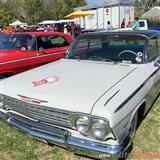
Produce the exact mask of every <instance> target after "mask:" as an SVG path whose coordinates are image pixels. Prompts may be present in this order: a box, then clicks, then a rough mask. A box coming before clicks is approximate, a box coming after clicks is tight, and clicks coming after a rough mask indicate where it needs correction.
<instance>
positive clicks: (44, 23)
mask: <svg viewBox="0 0 160 160" xmlns="http://www.w3.org/2000/svg"><path fill="white" fill-rule="evenodd" d="M55 23H57V21H55V20H46V21H42V22H40V23H38V24H41V25H47V24H55Z"/></svg>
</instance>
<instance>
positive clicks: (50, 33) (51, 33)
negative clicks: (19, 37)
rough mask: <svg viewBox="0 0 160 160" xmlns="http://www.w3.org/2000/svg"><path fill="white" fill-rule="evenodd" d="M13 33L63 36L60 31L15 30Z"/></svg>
mask: <svg viewBox="0 0 160 160" xmlns="http://www.w3.org/2000/svg"><path fill="white" fill-rule="evenodd" d="M15 34H30V35H32V36H47V35H58V36H63V35H64V33H62V32H17V33H15Z"/></svg>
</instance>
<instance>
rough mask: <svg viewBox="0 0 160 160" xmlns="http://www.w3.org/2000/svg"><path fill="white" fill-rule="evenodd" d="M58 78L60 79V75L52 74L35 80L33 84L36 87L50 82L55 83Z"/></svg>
mask: <svg viewBox="0 0 160 160" xmlns="http://www.w3.org/2000/svg"><path fill="white" fill-rule="evenodd" d="M58 80H59V77H57V76H52V77H47V78H44V79H41V80H38V81H33V82H32V84H33V86H34V87H37V86H41V85H44V84H48V83H54V82H56V81H58Z"/></svg>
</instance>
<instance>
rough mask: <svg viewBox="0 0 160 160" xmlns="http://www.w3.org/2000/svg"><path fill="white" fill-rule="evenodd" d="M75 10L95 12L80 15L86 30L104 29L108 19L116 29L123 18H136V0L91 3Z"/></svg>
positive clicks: (82, 26)
mask: <svg viewBox="0 0 160 160" xmlns="http://www.w3.org/2000/svg"><path fill="white" fill-rule="evenodd" d="M75 10H84V11H92V12H93V13H94V14H92V15H88V16H84V17H80V18H79V24H80V26H81V28H82V29H83V30H84V31H98V30H104V29H105V28H106V26H107V21H110V23H111V24H112V26H113V28H114V29H117V28H120V26H121V23H122V20H123V19H124V18H125V20H126V24H127V23H128V21H131V22H132V21H133V20H134V1H133V0H132V1H131V0H128V1H123V2H121V1H120V0H116V1H114V0H112V1H111V0H110V1H108V2H104V3H102V4H98V5H89V6H84V7H79V8H76V9H75Z"/></svg>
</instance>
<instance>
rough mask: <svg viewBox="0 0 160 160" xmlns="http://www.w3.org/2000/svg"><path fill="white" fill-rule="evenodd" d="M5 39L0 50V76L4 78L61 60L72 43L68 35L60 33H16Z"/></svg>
mask: <svg viewBox="0 0 160 160" xmlns="http://www.w3.org/2000/svg"><path fill="white" fill-rule="evenodd" d="M7 39H8V40H7V41H5V42H2V41H1V46H2V47H1V50H0V75H1V76H5V77H8V76H10V75H14V74H17V73H20V72H23V71H26V70H28V69H32V68H34V67H37V66H40V65H42V64H45V63H49V62H51V61H55V60H58V59H60V58H63V57H64V55H65V51H66V50H67V49H68V47H69V45H70V44H71V43H72V38H71V37H70V35H68V34H64V33H60V32H24V33H16V34H12V35H10V36H9V38H7ZM3 43H4V44H5V45H2V44H3ZM3 46H4V47H3ZM6 46H7V47H6Z"/></svg>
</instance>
